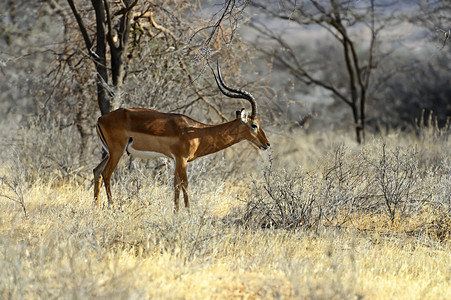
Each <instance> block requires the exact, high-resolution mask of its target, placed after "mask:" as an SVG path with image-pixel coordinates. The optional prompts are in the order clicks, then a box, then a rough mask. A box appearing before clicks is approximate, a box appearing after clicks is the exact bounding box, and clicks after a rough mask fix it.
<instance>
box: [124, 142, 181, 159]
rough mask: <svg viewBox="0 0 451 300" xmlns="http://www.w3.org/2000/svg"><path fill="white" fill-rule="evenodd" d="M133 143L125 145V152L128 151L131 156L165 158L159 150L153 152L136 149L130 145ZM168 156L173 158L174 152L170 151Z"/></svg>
mask: <svg viewBox="0 0 451 300" xmlns="http://www.w3.org/2000/svg"><path fill="white" fill-rule="evenodd" d="M132 144H133V143H131V144H129V145H127V152H128V153H130V155H131V156H133V157H136V158H143V159H151V158H158V157H164V158H167V157H168V156H166V155H165V154H163V153H160V152H154V151H142V150H136V149H134V148H133V146H132ZM169 158H172V159H173V160H175V157H174V154H172V153H171V156H170V157H169Z"/></svg>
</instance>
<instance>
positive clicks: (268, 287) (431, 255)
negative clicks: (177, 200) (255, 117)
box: [0, 0, 451, 299]
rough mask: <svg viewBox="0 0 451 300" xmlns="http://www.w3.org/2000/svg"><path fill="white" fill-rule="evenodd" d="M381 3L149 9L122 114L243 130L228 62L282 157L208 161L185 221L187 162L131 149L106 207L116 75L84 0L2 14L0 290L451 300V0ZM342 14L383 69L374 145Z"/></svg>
mask: <svg viewBox="0 0 451 300" xmlns="http://www.w3.org/2000/svg"><path fill="white" fill-rule="evenodd" d="M375 2H377V3H373V2H372V1H356V2H354V1H341V2H335V1H322V2H321V3H320V4H318V3H317V2H316V1H297V2H296V5H297V6H296V7H295V6H293V3H291V1H279V2H278V3H277V6H275V7H270V8H273V9H272V10H271V9H269V10H268V7H262V5H263V4H264V5H272V4H271V3H270V1H268V2H267V3H265V2H264V1H259V2H258V4H256V3H253V2H240V1H228V2H225V3H224V2H194V3H185V2H184V1H170V2H167V1H161V2H158V1H153V2H147V1H139V2H138V4H137V5H138V6H136V7H135V9H136V11H140V12H151V13H152V14H153V23H152V20H151V19H150V18H147V19H146V20H147V23H146V22H144V21H141V23H140V24H139V25H140V26H141V27H133V30H131V34H132V35H131V40H130V44H129V47H128V48H127V50H128V52H127V55H126V57H127V61H126V65H125V69H124V70H125V74H126V75H125V77H124V82H123V85H122V86H121V89H120V90H118V89H116V87H115V86H114V84H112V81H111V84H108V85H106V87H111V90H112V91H114V93H116V94H115V96H114V97H111V101H112V102H111V103H113V106H114V105H115V104H114V101H119V102H120V106H143V107H150V108H155V109H158V110H161V111H174V112H181V113H185V114H187V115H189V116H191V117H193V118H195V119H198V120H199V121H202V122H205V123H208V122H210V123H219V122H222V121H224V120H226V119H231V118H232V116H233V115H234V111H235V110H236V109H239V108H240V107H241V106H245V105H246V103H239V102H235V101H231V100H224V99H223V98H222V97H220V95H219V93H218V91H217V88H216V87H215V85H214V80H213V78H212V76H211V74H210V73H209V72H208V70H209V69H206V68H205V59H211V60H213V61H214V60H215V59H216V58H217V57H219V58H220V59H221V61H223V62H224V65H225V66H226V67H225V68H224V77H225V80H226V82H228V83H229V82H230V83H231V84H233V85H237V86H239V87H242V88H244V89H246V90H249V91H251V92H252V93H253V94H254V95H255V96H256V98H257V101H258V103H259V104H260V107H261V109H260V110H259V111H260V116H259V118H260V121H261V122H262V126H263V128H264V129H265V131H266V132H267V135H268V138H269V140H270V142H271V145H272V149H271V151H270V152H258V151H257V150H254V149H253V148H251V147H250V146H249V145H248V144H246V143H243V144H239V145H236V146H234V147H232V148H231V149H227V150H226V151H224V152H221V153H218V154H214V155H212V156H209V157H206V158H202V159H199V160H196V161H195V162H192V163H191V164H190V165H189V167H188V168H189V169H188V176H189V181H190V195H191V199H192V200H193V202H192V203H193V204H192V211H191V213H190V214H188V213H187V212H186V211H184V210H182V211H181V212H180V213H178V214H174V213H173V201H172V173H173V166H172V163H171V162H170V161H169V160H153V161H141V160H130V159H129V158H128V157H125V156H124V158H123V159H122V161H121V163H120V166H119V168H118V170H117V171H116V172H115V174H114V180H113V194H114V199H115V205H114V207H103V208H102V209H96V208H95V207H94V205H93V203H92V190H93V187H92V168H93V167H94V166H95V165H97V163H98V160H99V159H100V156H101V150H100V148H101V147H100V146H99V143H98V141H97V137H96V136H95V133H94V130H93V127H94V125H93V124H95V120H96V118H97V117H98V116H99V115H100V110H99V108H98V107H99V106H98V99H97V88H98V86H97V83H98V82H97V80H96V78H97V77H96V76H97V73H96V67H95V63H94V62H93V59H92V57H91V56H90V55H91V54H90V53H88V50H86V49H85V45H84V44H83V43H84V42H83V38H82V37H81V35H80V31H79V27H77V26H78V25H77V23H76V21H75V19H74V17H73V14H72V11H71V9H70V7H69V4H68V3H67V2H66V1H56V0H54V1H43V2H38V3H35V2H29V1H4V2H2V3H1V4H0V8H1V11H3V12H4V13H2V15H1V16H0V26H1V27H2V31H1V32H2V33H1V40H0V49H1V50H0V76H1V77H2V78H3V79H4V80H1V81H0V88H1V91H2V93H1V94H0V99H1V101H0V111H1V115H2V118H1V120H0V124H1V125H0V126H1V128H2V131H1V132H2V133H1V137H2V141H1V142H0V145H1V149H2V153H3V155H2V156H1V158H0V161H1V165H0V177H1V178H0V180H1V181H0V182H1V185H0V270H2V271H1V272H0V297H1V298H5V299H17V298H23V299H28V298H30V299H31V298H33V299H35V298H115V299H130V298H133V299H142V298H170V299H177V298H180V299H185V298H190V299H199V298H220V299H223V298H225V299H228V298H256V299H268V298H278V299H291V298H321V299H323V298H327V299H331V298H332V299H344V298H370V299H373V298H376V299H378V298H381V299H387V298H409V299H412V298H418V299H420V298H421V299H449V298H451V268H450V266H451V248H450V242H449V241H450V237H451V161H450V157H451V145H450V139H449V135H450V128H449V123H448V122H447V118H448V117H449V116H450V106H449V105H450V103H451V102H450V101H449V100H450V99H449V95H451V93H450V92H449V78H450V70H451V68H450V64H451V62H450V59H449V58H450V57H449V56H450V42H449V39H447V36H446V35H445V34H446V32H448V31H447V28H449V26H450V25H451V20H450V5H451V3H450V2H449V1H437V2H436V3H434V2H433V1H424V2H423V1H417V2H415V3H414V2H411V1H409V3H408V4H407V3H405V2H403V1H399V2H387V3H385V2H384V1H382V2H379V1H375ZM127 3H129V2H127ZM337 3H338V4H337ZM75 4H76V5H77V8H78V9H79V12H80V13H82V15H83V17H84V20H85V22H87V23H88V22H91V21H94V17H92V16H93V13H94V12H93V10H92V5H91V2H89V1H76V2H75ZM111 4H112V7H111V8H112V11H116V10H119V9H120V5H121V4H120V3H116V2H114V1H112V2H111ZM372 4H373V5H374V4H378V5H376V7H374V6H373V9H374V11H375V14H374V18H375V20H376V21H375V26H374V27H372V26H371V24H372V23H371V14H362V12H364V11H367V10H368V9H370V11H371V7H372V6H371V5H372ZM114 5H116V6H114ZM312 5H313V6H312ZM318 5H320V6H318ZM334 5H338V6H335V8H334ZM313 8H315V9H316V10H315V11H313V10H312V9H313ZM313 12H315V13H313ZM376 12H377V14H376ZM274 13H277V18H276V16H275V15H274ZM118 15H119V16H120V14H118ZM330 16H333V17H334V18H335V20H337V18H339V17H340V18H343V17H346V18H347V19H340V20H341V24H342V25H341V26H343V28H345V32H346V33H347V36H348V37H349V41H347V42H345V44H346V43H349V42H351V43H352V45H353V46H354V47H355V49H356V55H357V57H358V58H359V62H360V63H359V66H365V65H367V66H370V68H371V74H372V75H371V77H370V78H371V80H370V81H369V82H368V85H366V86H364V87H363V89H365V90H366V91H367V96H366V98H365V101H366V102H365V103H366V110H365V112H366V115H365V118H364V121H363V122H364V125H365V126H364V130H365V133H366V134H365V135H364V136H361V137H362V139H361V141H360V142H361V143H360V144H359V143H357V142H356V132H357V131H358V132H361V130H362V127H359V128H360V129H358V130H357V129H356V128H357V127H358V126H361V125H362V124H361V123H359V122H361V119H359V118H358V120H360V121H358V122H357V123H355V122H354V121H355V119H354V118H353V115H352V109H349V108H352V106H350V105H348V103H347V102H346V101H343V99H342V98H340V95H342V96H344V97H345V98H346V99H351V100H350V103H351V104H352V103H353V102H352V101H353V100H352V91H351V90H352V89H350V88H349V87H350V82H352V80H350V77H352V74H354V75H356V74H359V76H362V77H361V78H362V79H363V80H365V79H366V78H368V77H366V76H368V74H364V73H358V72H361V71H360V70H359V69H358V68H357V70H354V71H352V72H349V68H347V66H346V60H345V57H346V55H343V48H342V46H343V45H344V44H343V41H344V40H343V35H342V36H341V37H342V38H341V39H340V38H339V36H335V37H334V36H333V34H336V33H335V31H333V30H335V29H327V28H328V27H327V26H329V25H330V24H332V23H333V20H334V19H333V18H329V19H328V17H330ZM365 16H369V17H370V18H369V19H365ZM376 17H377V18H376ZM314 20H317V21H319V20H323V21H325V22H326V21H327V22H328V23H327V22H326V23H325V24H320V23H318V22H317V23H314V22H313V23H314V24H313V23H312V21H314ZM219 21H221V22H219ZM307 21H308V22H307ZM218 22H219V23H218ZM87 23H86V24H87ZM328 24H329V25H328ZM333 24H335V25H336V23H333ZM323 25H324V26H323ZM368 25H369V27H368ZM376 25H377V26H376ZM380 26H381V30H380V31H378V32H377V36H376V37H374V36H373V38H374V45H373V47H374V48H373V50H371V49H370V48H368V47H369V46H368V45H369V44H368V43H369V41H371V38H365V35H364V34H362V33H365V32H368V31H366V30H367V29H365V28H370V29H371V28H373V29H375V28H379V27H380ZM87 28H89V34H90V35H91V37H92V38H95V36H96V35H95V31H94V29H93V28H94V25H93V24H92V25H89V26H87ZM334 28H335V27H334ZM369 32H371V30H370V31H369ZM331 34H332V36H330V35H331ZM448 36H449V35H448ZM331 37H333V38H331ZM336 37H338V39H336ZM348 45H349V44H348ZM370 50H371V51H373V52H374V57H375V58H374V60H376V59H377V61H378V63H377V64H375V65H371V63H369V62H368V53H369V51H370ZM371 51H370V52H371ZM107 58H108V55H107ZM290 59H292V60H293V61H291V62H290V61H289V60H290ZM296 60H297V62H296ZM285 63H288V65H287V64H285ZM288 66H294V68H292V69H290V68H289V67H288ZM354 67H355V66H354ZM356 72H357V73H356ZM300 75H302V76H300ZM109 76H111V74H110V75H109ZM306 76H307V77H306ZM108 78H109V80H111V77H108ZM309 78H310V79H309ZM312 79H313V81H312ZM356 82H358V80H357V81H356ZM358 86H359V84H357V85H356V87H358ZM328 88H329V89H328ZM330 88H333V89H336V91H337V92H338V94H336V93H335V94H334V92H331V90H330ZM361 88H362V86H360V87H358V89H361ZM359 91H361V90H359ZM112 95H113V94H112ZM115 97H116V98H115ZM347 97H349V98H347ZM113 99H116V100H113ZM356 103H357V104H358V105H360V104H359V103H361V102H356ZM357 108H358V111H360V106H358V107H357ZM356 124H357V125H356ZM356 126H357V127H356ZM356 130H357V131H356ZM363 137H364V138H363ZM101 197H102V200H103V201H104V202H106V196H105V194H104V191H103V190H102V192H101Z"/></svg>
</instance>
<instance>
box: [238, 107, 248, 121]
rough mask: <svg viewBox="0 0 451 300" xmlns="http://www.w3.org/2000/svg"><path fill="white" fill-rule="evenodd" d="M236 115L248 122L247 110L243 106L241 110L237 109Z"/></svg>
mask: <svg viewBox="0 0 451 300" xmlns="http://www.w3.org/2000/svg"><path fill="white" fill-rule="evenodd" d="M236 116H237V118H238V117H240V118H241V122H243V123H247V113H246V110H245V109H244V108H242V109H241V111H237V112H236Z"/></svg>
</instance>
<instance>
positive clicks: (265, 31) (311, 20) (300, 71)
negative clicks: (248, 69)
mask: <svg viewBox="0 0 451 300" xmlns="http://www.w3.org/2000/svg"><path fill="white" fill-rule="evenodd" d="M252 5H253V6H254V7H255V8H256V9H258V10H261V11H263V12H264V13H265V15H266V16H267V17H269V18H271V19H273V20H278V22H279V23H282V22H285V24H287V23H288V25H287V26H298V27H300V28H303V27H311V28H322V29H324V30H325V31H326V32H327V35H328V36H329V37H331V38H333V40H335V41H336V42H338V43H339V44H340V45H341V50H342V53H343V56H342V58H341V59H342V60H343V64H344V68H345V70H346V72H345V74H346V75H345V80H343V78H341V76H336V74H337V73H340V71H341V70H336V69H335V70H334V69H330V68H328V62H327V61H328V59H330V57H326V58H323V61H322V62H321V64H318V66H320V67H319V68H315V67H314V66H312V63H311V62H310V63H309V61H308V60H307V59H306V58H305V56H304V54H303V53H302V52H301V51H299V50H297V49H296V46H293V43H292V39H293V37H287V36H284V35H283V31H282V32H281V31H280V30H278V31H277V30H275V29H274V28H270V27H269V26H267V25H266V24H265V23H264V22H258V21H257V22H253V23H251V25H252V26H253V28H255V29H256V30H257V31H258V33H259V34H260V35H262V36H263V37H265V38H266V39H269V40H271V41H273V42H275V43H276V45H277V46H275V47H271V48H270V49H268V48H260V49H261V50H262V51H263V52H264V53H266V54H268V55H271V56H273V57H274V59H275V61H276V62H278V63H279V64H280V65H282V66H283V67H284V68H286V69H287V70H288V71H289V72H290V73H291V74H292V75H293V76H294V77H295V78H296V79H297V80H299V82H302V83H304V84H306V85H316V86H319V87H321V88H323V89H325V90H327V91H328V92H330V93H331V94H332V95H333V97H334V98H336V99H338V100H340V101H342V102H343V103H344V104H346V105H347V106H348V107H349V108H350V110H351V112H352V119H353V124H354V128H355V134H356V140H357V142H358V143H362V142H363V141H364V137H365V134H364V133H365V122H366V104H367V101H368V98H369V92H370V84H371V79H372V76H371V75H372V73H373V71H374V69H375V68H377V67H378V64H379V62H380V60H381V59H382V58H383V55H382V54H380V53H378V51H377V49H378V39H379V36H380V33H381V31H382V30H383V29H384V28H385V26H386V25H387V20H388V19H389V18H390V16H385V17H382V12H381V10H382V8H381V5H379V6H377V5H376V3H375V1H374V0H368V1H350V0H348V1H336V0H329V1H315V0H304V1H295V0H280V1H277V3H276V4H264V2H262V1H253V2H252ZM384 13H386V12H384ZM362 32H363V33H364V35H362ZM290 39H291V40H290ZM331 72H332V73H335V76H333V75H331Z"/></svg>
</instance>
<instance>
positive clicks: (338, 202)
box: [321, 144, 374, 224]
mask: <svg viewBox="0 0 451 300" xmlns="http://www.w3.org/2000/svg"><path fill="white" fill-rule="evenodd" d="M322 178H323V179H322V180H323V184H324V188H323V190H322V191H321V194H322V195H321V198H322V199H324V201H327V205H325V206H324V210H325V214H324V215H325V216H328V217H329V219H328V220H327V221H328V222H329V223H334V224H344V223H346V222H347V221H349V220H350V218H351V216H352V214H353V213H357V212H362V211H368V210H371V209H372V207H373V206H374V205H373V204H372V202H371V201H370V199H371V197H372V195H373V194H374V191H373V190H372V186H371V180H370V178H369V174H368V172H367V169H366V167H365V165H364V164H362V162H361V156H359V155H358V154H356V153H349V150H348V149H346V147H345V146H344V145H343V144H341V145H339V146H338V147H337V148H336V150H335V151H334V152H333V156H332V157H328V158H326V162H325V167H324V173H323V176H322Z"/></svg>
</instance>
